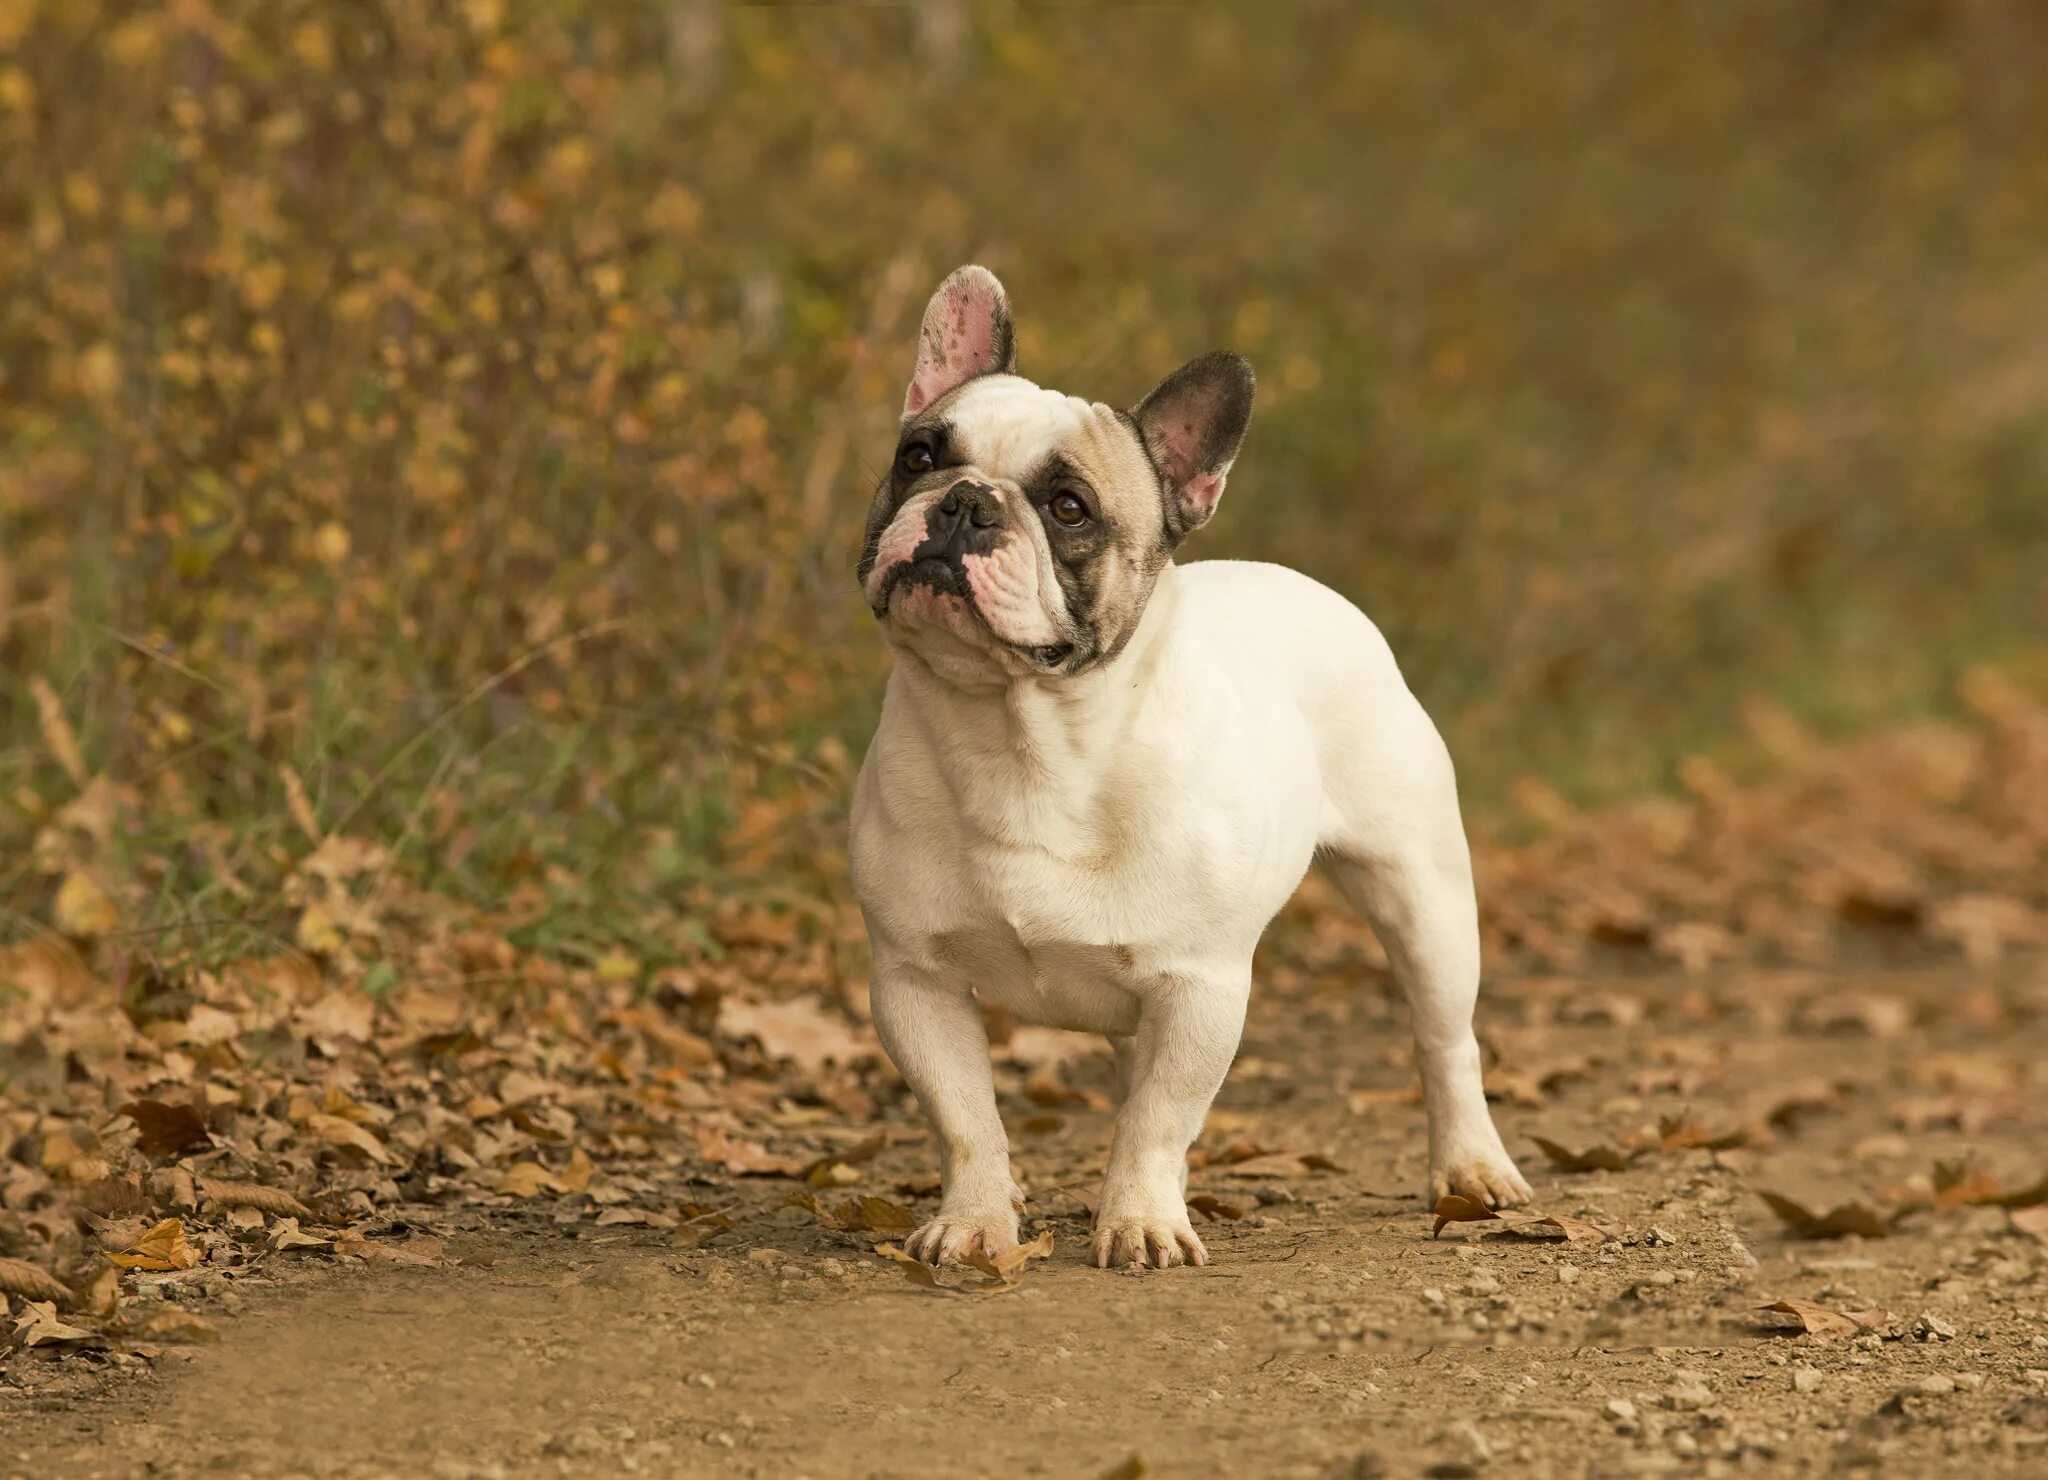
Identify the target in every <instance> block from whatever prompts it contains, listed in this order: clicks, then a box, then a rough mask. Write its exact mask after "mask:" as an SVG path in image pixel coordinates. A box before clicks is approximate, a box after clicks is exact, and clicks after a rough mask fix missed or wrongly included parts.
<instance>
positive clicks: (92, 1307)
mask: <svg viewBox="0 0 2048 1480" xmlns="http://www.w3.org/2000/svg"><path fill="white" fill-rule="evenodd" d="M71 1298H72V1303H73V1304H74V1305H76V1307H77V1308H78V1309H79V1310H81V1311H83V1312H85V1313H86V1314H87V1315H89V1316H91V1317H92V1318H93V1319H94V1320H96V1321H110V1320H112V1319H113V1318H114V1315H115V1313H116V1312H118V1311H119V1310H120V1309H121V1271H120V1270H118V1269H116V1268H115V1267H114V1266H113V1265H111V1264H102V1265H101V1266H100V1267H99V1268H98V1269H97V1270H95V1271H94V1272H93V1274H92V1277H91V1278H90V1279H85V1280H81V1281H79V1283H78V1284H77V1285H76V1286H75V1287H74V1289H73V1292H72V1297H71Z"/></svg>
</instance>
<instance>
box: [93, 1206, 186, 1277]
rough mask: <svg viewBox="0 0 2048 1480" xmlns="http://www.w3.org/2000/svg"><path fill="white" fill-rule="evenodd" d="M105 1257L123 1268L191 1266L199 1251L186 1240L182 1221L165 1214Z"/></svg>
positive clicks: (178, 1267) (181, 1267)
mask: <svg viewBox="0 0 2048 1480" xmlns="http://www.w3.org/2000/svg"><path fill="white" fill-rule="evenodd" d="M107 1258H108V1259H110V1260H112V1261H113V1262H114V1263H115V1264H118V1265H120V1266H121V1267H122V1268H123V1269H150V1270H158V1271H162V1270H171V1269H190V1268H192V1267H193V1266H194V1265H195V1264H197V1263H198V1262H199V1252H198V1250H196V1249H194V1248H193V1247H192V1246H191V1245H190V1244H189V1243H187V1242H186V1241H185V1225H184V1223H183V1222H182V1221H180V1220H179V1219H176V1218H166V1219H164V1220H163V1221H162V1222H161V1223H159V1224H157V1225H156V1226H155V1227H154V1228H152V1229H150V1230H149V1231H148V1232H147V1233H145V1234H144V1235H143V1236H142V1237H141V1238H139V1239H137V1240H136V1241H135V1243H134V1245H133V1246H132V1247H130V1248H127V1249H123V1250H120V1251H118V1252H116V1253H110V1254H108V1255H107Z"/></svg>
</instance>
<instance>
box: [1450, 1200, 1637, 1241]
mask: <svg viewBox="0 0 2048 1480" xmlns="http://www.w3.org/2000/svg"><path fill="white" fill-rule="evenodd" d="M1431 1211H1432V1212H1434V1213H1435V1214H1436V1224H1435V1226H1434V1227H1433V1228H1431V1229H1430V1231H1429V1236H1430V1237H1431V1238H1436V1237H1438V1236H1439V1235H1441V1234H1442V1233H1443V1231H1444V1229H1445V1228H1447V1227H1449V1226H1450V1225H1451V1224H1453V1223H1491V1224H1498V1225H1499V1226H1498V1227H1497V1228H1485V1229H1481V1230H1480V1231H1481V1232H1482V1233H1488V1234H1492V1233H1502V1234H1512V1235H1514V1236H1516V1237H1518V1238H1545V1239H1564V1240H1566V1241H1568V1242H1572V1243H1579V1242H1600V1243H1605V1242H1608V1241H1610V1240H1613V1239H1617V1238H1619V1237H1621V1231H1620V1230H1619V1229H1615V1228H1607V1227H1603V1226H1602V1225H1600V1224H1598V1223H1588V1222H1586V1221H1585V1220H1583V1219H1580V1218H1568V1217H1565V1216H1564V1215H1563V1214H1561V1213H1539V1212H1537V1211H1535V1210H1534V1209H1533V1208H1508V1209H1496V1208H1489V1207H1488V1206H1486V1204H1485V1203H1481V1202H1474V1201H1473V1200H1472V1199H1471V1198H1469V1197H1460V1196H1458V1195H1457V1194H1456V1193H1455V1192H1452V1193H1446V1194H1445V1195H1444V1196H1442V1197H1440V1198H1438V1199H1437V1203H1436V1207H1435V1208H1433V1209H1432V1210H1431Z"/></svg>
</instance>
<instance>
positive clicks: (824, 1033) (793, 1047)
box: [718, 997, 876, 1076]
mask: <svg viewBox="0 0 2048 1480" xmlns="http://www.w3.org/2000/svg"><path fill="white" fill-rule="evenodd" d="M718 1026H719V1029H720V1030H721V1031H723V1032H725V1033H728V1034H730V1035H731V1036H733V1037H734V1038H753V1039H756V1040H758V1041H759V1042H760V1045H761V1051H762V1052H763V1053H765V1054H767V1055H768V1056H769V1057H770V1058H772V1059H790V1060H793V1061H794V1062H795V1064H796V1066H797V1067H798V1068H799V1069H801V1070H802V1071H803V1072H804V1073H806V1074H809V1075H813V1076H815V1075H817V1074H820V1073H822V1072H823V1071H824V1069H825V1067H826V1066H827V1065H828V1064H835V1063H836V1064H853V1063H858V1062H859V1061H860V1060H861V1059H864V1058H868V1057H871V1056H872V1055H873V1054H874V1053H875V1051H876V1045H875V1041H874V1039H873V1038H872V1037H871V1036H870V1035H867V1034H864V1033H859V1032H856V1031H855V1030H854V1028H853V1027H852V1025H851V1024H849V1023H848V1022H847V1021H846V1018H845V1017H844V1016H843V1015H842V1014H840V1013H838V1012H835V1011H831V1010H829V1009H827V1008H825V1007H824V1006H822V1005H821V1004H820V1003H819V1002H818V1001H817V1000H816V999H815V998H811V997H792V998H789V999H788V1000H787V1001H782V1002H734V1001H726V1002H722V1003H720V1004H719V1012H718Z"/></svg>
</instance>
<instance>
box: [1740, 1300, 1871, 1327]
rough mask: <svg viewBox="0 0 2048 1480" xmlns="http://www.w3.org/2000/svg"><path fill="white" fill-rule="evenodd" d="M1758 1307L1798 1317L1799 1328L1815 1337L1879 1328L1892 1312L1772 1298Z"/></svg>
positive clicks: (1758, 1308)
mask: <svg viewBox="0 0 2048 1480" xmlns="http://www.w3.org/2000/svg"><path fill="white" fill-rule="evenodd" d="M1756 1309H1757V1310H1762V1311H1771V1312H1774V1313H1776V1314H1779V1315H1788V1316H1796V1317H1798V1320H1799V1327H1800V1329H1801V1330H1803V1331H1806V1332H1809V1333H1810V1334H1812V1335H1815V1336H1855V1335H1858V1334H1860V1333H1861V1332H1864V1331H1874V1330H1877V1329H1879V1328H1880V1327H1882V1326H1883V1325H1884V1323H1885V1322H1886V1321H1887V1320H1888V1319H1890V1317H1889V1314H1888V1313H1887V1312H1885V1311H1882V1310H1875V1309H1872V1310H1844V1311H1837V1310H1830V1309H1829V1308H1828V1307H1827V1306H1825V1305H1819V1304H1816V1303H1815V1302H1813V1301H1811V1300H1793V1299H1785V1300H1773V1301H1771V1302H1770V1303H1769V1304H1767V1305H1759V1306H1757V1307H1756ZM1772 1329H1783V1328H1782V1327H1779V1328H1772Z"/></svg>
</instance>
